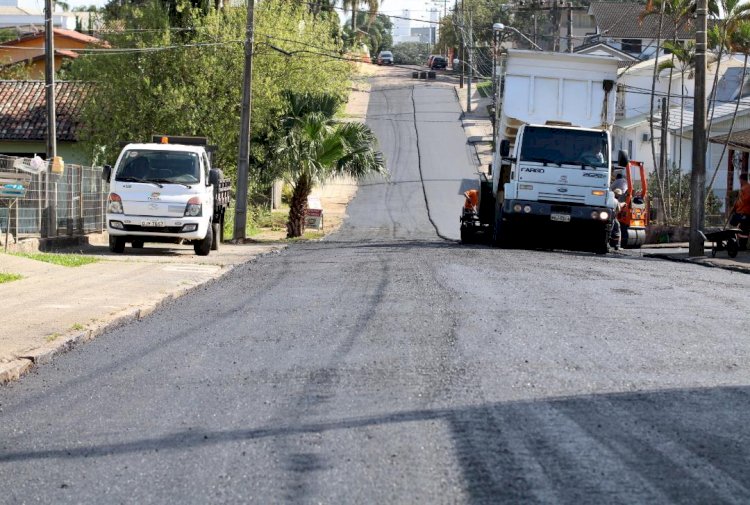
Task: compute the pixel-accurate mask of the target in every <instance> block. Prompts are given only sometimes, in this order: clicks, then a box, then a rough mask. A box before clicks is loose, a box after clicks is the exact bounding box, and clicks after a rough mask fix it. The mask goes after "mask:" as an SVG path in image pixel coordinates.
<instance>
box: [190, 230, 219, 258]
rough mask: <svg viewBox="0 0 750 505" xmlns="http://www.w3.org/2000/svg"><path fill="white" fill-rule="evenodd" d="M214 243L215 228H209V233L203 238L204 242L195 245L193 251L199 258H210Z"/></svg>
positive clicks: (200, 241)
mask: <svg viewBox="0 0 750 505" xmlns="http://www.w3.org/2000/svg"><path fill="white" fill-rule="evenodd" d="M213 241H214V231H213V227H212V226H209V227H208V231H206V236H205V237H204V238H203V240H199V241H197V242H195V244H193V249H194V250H195V254H197V255H198V256H208V253H210V252H211V244H212V243H213Z"/></svg>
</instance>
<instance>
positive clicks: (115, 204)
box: [107, 193, 123, 214]
mask: <svg viewBox="0 0 750 505" xmlns="http://www.w3.org/2000/svg"><path fill="white" fill-rule="evenodd" d="M107 212H109V213H110V214H122V213H123V212H122V198H120V195H118V194H117V193H110V194H109V198H107Z"/></svg>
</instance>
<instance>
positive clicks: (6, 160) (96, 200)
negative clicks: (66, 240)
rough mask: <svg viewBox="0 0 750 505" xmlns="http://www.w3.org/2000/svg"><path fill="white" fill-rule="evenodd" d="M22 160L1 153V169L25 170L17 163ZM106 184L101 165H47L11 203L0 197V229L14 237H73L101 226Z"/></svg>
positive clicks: (13, 171)
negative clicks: (52, 167)
mask: <svg viewBox="0 0 750 505" xmlns="http://www.w3.org/2000/svg"><path fill="white" fill-rule="evenodd" d="M23 161H24V160H23V159H22V158H15V157H12V156H2V155H0V172H5V173H27V172H23V171H22V170H20V169H19V168H18V167H19V165H21V164H22V162H23ZM106 195H107V187H106V184H105V183H104V181H102V178H101V168H99V167H86V166H81V165H73V164H66V165H65V167H64V170H63V172H62V173H61V174H57V173H52V172H50V171H49V170H48V169H47V167H46V165H45V168H44V169H43V171H42V172H41V173H38V174H33V175H32V176H31V181H30V183H29V185H28V187H26V192H25V195H24V196H23V197H22V198H18V203H17V205H13V206H11V203H12V202H11V201H10V200H9V199H3V198H0V230H1V231H2V233H3V234H4V233H5V232H6V231H8V230H9V231H10V234H11V235H13V237H14V238H15V239H16V241H17V240H19V239H24V238H32V237H38V238H55V237H76V236H82V235H85V234H88V233H98V232H101V231H103V229H104V215H105V205H106Z"/></svg>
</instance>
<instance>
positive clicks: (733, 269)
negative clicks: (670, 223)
mask: <svg viewBox="0 0 750 505" xmlns="http://www.w3.org/2000/svg"><path fill="white" fill-rule="evenodd" d="M643 257H644V258H655V259H660V260H667V261H674V262H676V263H690V264H693V265H700V266H702V267H708V268H720V269H722V270H729V271H730V272H738V273H741V274H750V267H741V266H737V265H724V264H717V263H713V262H711V261H708V260H705V259H701V258H697V259H692V258H680V257H677V256H672V255H670V254H644V255H643Z"/></svg>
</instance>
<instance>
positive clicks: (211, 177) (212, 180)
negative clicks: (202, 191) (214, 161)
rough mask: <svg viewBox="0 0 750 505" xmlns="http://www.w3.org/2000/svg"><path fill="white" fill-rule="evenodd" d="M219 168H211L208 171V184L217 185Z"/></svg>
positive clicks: (219, 178) (219, 174) (219, 176)
mask: <svg viewBox="0 0 750 505" xmlns="http://www.w3.org/2000/svg"><path fill="white" fill-rule="evenodd" d="M221 175H222V174H221V170H219V169H218V168H212V169H211V170H210V171H209V172H208V185H209V186H213V187H215V188H218V187H219V181H221Z"/></svg>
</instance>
